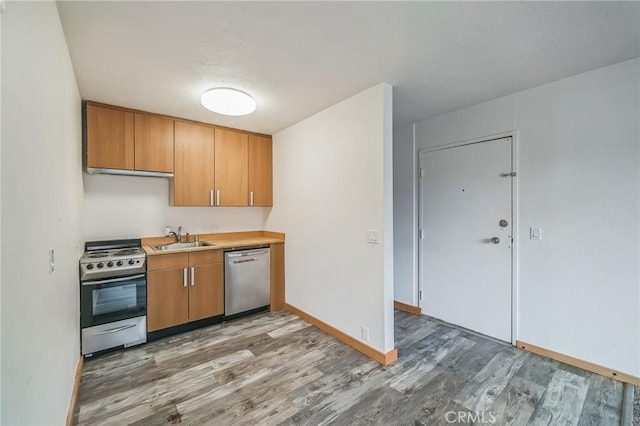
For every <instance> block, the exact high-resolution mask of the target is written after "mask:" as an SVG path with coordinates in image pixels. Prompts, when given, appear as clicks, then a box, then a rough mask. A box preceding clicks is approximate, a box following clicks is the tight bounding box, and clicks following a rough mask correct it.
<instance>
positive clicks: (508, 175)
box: [500, 172, 516, 177]
mask: <svg viewBox="0 0 640 426" xmlns="http://www.w3.org/2000/svg"><path fill="white" fill-rule="evenodd" d="M515 175H516V172H509V173H500V177H514V176H515Z"/></svg>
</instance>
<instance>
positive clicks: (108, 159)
mask: <svg viewBox="0 0 640 426" xmlns="http://www.w3.org/2000/svg"><path fill="white" fill-rule="evenodd" d="M87 167H95V168H105V169H124V170H133V167H134V147H133V113H130V112H126V111H122V110H119V109H112V108H104V107H101V106H97V105H87Z"/></svg>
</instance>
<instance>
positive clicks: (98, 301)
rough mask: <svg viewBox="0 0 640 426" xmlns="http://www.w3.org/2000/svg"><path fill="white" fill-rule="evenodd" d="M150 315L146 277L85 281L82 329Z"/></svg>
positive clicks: (83, 285) (81, 288) (82, 288)
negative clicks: (148, 312) (148, 311)
mask: <svg viewBox="0 0 640 426" xmlns="http://www.w3.org/2000/svg"><path fill="white" fill-rule="evenodd" d="M146 314H147V278H146V275H145V274H139V275H134V276H131V277H120V278H112V279H106V280H100V281H85V282H83V283H82V285H81V286H80V322H81V324H82V328H86V327H93V326H95V325H100V324H107V323H110V322H114V321H120V320H123V319H127V318H134V317H138V316H141V315H146Z"/></svg>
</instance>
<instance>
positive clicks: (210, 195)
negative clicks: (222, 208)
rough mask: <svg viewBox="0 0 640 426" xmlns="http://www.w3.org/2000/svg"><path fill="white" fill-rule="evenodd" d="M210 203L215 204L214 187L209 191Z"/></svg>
mask: <svg viewBox="0 0 640 426" xmlns="http://www.w3.org/2000/svg"><path fill="white" fill-rule="evenodd" d="M209 204H210V205H212V206H213V189H212V190H211V191H209Z"/></svg>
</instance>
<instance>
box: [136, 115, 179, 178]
mask: <svg viewBox="0 0 640 426" xmlns="http://www.w3.org/2000/svg"><path fill="white" fill-rule="evenodd" d="M134 145H135V170H145V171H152V172H173V120H172V119H171V118H166V117H159V116H155V115H147V114H139V113H137V114H135V144H134Z"/></svg>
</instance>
